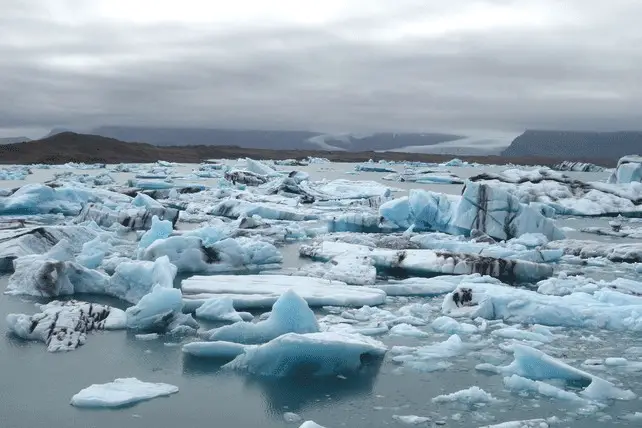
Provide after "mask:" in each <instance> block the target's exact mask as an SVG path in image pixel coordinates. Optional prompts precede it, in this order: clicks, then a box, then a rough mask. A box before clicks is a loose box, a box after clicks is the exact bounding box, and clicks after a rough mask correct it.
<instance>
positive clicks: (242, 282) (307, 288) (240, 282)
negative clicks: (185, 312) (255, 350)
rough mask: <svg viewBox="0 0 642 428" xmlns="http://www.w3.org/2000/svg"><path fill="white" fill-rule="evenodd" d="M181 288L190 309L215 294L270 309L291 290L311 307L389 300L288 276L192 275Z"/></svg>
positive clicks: (366, 290)
mask: <svg viewBox="0 0 642 428" xmlns="http://www.w3.org/2000/svg"><path fill="white" fill-rule="evenodd" d="M181 288H182V290H183V298H184V299H185V304H186V306H187V308H188V309H193V308H195V307H198V306H200V305H201V304H202V303H203V302H204V301H205V300H207V299H211V298H213V297H218V298H222V297H229V298H231V299H232V300H233V301H234V308H235V309H237V310H239V309H248V308H266V307H267V308H269V307H272V305H273V304H274V303H275V302H276V301H277V299H278V298H279V296H281V295H282V294H283V293H285V292H286V291H288V290H290V289H291V290H294V291H295V292H296V293H297V294H298V295H299V296H301V297H302V298H303V299H304V300H305V301H306V302H308V305H309V306H357V307H360V306H364V305H368V306H374V305H381V304H383V303H384V301H385V299H386V293H385V292H384V291H382V290H378V289H375V288H366V287H358V286H349V285H346V284H345V283H344V282H340V281H330V280H327V279H322V278H310V277H305V276H289V275H215V276H193V277H191V278H187V279H185V280H183V282H182V285H181Z"/></svg>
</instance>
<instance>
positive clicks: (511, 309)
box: [442, 282, 642, 331]
mask: <svg viewBox="0 0 642 428" xmlns="http://www.w3.org/2000/svg"><path fill="white" fill-rule="evenodd" d="M442 313H444V314H454V315H469V316H470V317H471V318H473V319H474V318H476V317H481V318H485V319H488V320H495V319H501V320H504V321H507V322H512V323H524V324H541V325H545V326H560V327H579V328H588V329H598V328H599V329H605V330H612V331H642V298H641V297H637V296H631V295H629V294H623V293H620V292H618V291H614V290H600V291H597V292H595V293H594V294H593V295H591V294H586V293H582V292H575V293H572V294H569V295H566V296H551V295H543V294H540V293H537V292H535V291H531V290H525V289H519V288H509V287H506V286H503V285H501V284H496V283H495V284H493V283H490V282H486V283H484V282H462V283H461V284H460V285H459V287H458V288H457V289H456V290H455V291H454V292H452V293H449V294H447V295H446V296H445V297H444V301H443V304H442Z"/></svg>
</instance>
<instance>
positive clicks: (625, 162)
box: [609, 156, 642, 184]
mask: <svg viewBox="0 0 642 428" xmlns="http://www.w3.org/2000/svg"><path fill="white" fill-rule="evenodd" d="M641 181H642V156H624V157H622V158H620V160H619V161H618V162H617V168H615V171H614V172H613V174H611V176H610V177H609V183H614V184H622V183H633V182H641Z"/></svg>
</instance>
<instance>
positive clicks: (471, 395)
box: [432, 386, 499, 404]
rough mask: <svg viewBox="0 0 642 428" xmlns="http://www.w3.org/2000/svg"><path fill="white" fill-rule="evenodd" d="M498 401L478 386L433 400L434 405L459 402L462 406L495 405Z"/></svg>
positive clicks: (439, 396)
mask: <svg viewBox="0 0 642 428" xmlns="http://www.w3.org/2000/svg"><path fill="white" fill-rule="evenodd" d="M497 401H499V400H498V399H496V398H495V397H493V396H492V395H491V394H489V393H488V392H486V391H484V390H483V389H481V388H479V387H478V386H472V387H470V388H468V389H462V390H461V391H457V392H453V393H452V394H446V395H438V396H437V397H435V398H433V399H432V402H433V403H453V402H459V403H462V404H481V403H494V402H497Z"/></svg>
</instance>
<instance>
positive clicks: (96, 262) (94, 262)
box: [76, 236, 111, 269]
mask: <svg viewBox="0 0 642 428" xmlns="http://www.w3.org/2000/svg"><path fill="white" fill-rule="evenodd" d="M110 247H111V246H110V245H109V243H108V242H105V240H104V238H103V237H102V236H97V237H96V238H94V239H92V240H91V241H89V242H85V243H84V244H83V246H82V250H81V251H80V254H78V256H77V257H76V261H77V262H78V264H80V265H81V266H84V267H86V268H88V269H97V268H98V267H99V266H100V264H101V263H102V262H103V260H104V259H105V255H106V254H107V253H108V252H109V250H110Z"/></svg>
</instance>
